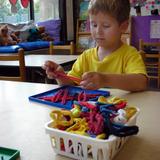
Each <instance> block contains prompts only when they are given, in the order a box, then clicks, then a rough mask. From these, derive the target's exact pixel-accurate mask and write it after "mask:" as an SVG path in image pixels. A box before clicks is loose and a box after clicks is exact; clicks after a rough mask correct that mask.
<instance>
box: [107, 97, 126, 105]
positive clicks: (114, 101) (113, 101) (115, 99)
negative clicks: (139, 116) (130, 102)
mask: <svg viewBox="0 0 160 160" xmlns="http://www.w3.org/2000/svg"><path fill="white" fill-rule="evenodd" d="M108 102H109V103H110V104H119V103H122V102H126V100H125V99H122V98H119V97H112V98H110V99H108Z"/></svg>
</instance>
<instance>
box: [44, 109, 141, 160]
mask: <svg viewBox="0 0 160 160" xmlns="http://www.w3.org/2000/svg"><path fill="white" fill-rule="evenodd" d="M138 113H139V109H138V108H137V112H136V114H134V115H133V116H132V117H131V118H130V120H129V121H128V122H127V124H126V125H135V124H136V120H137V116H138ZM51 124H52V121H50V122H48V123H46V125H45V130H46V133H47V134H49V136H50V140H51V145H52V147H53V149H54V152H55V153H57V154H60V155H64V156H67V157H70V158H74V159H80V160H87V159H94V160H112V159H113V157H114V156H115V155H116V153H117V152H118V151H119V150H120V149H121V148H122V146H123V145H124V143H125V142H126V140H127V139H128V138H129V137H116V136H114V135H110V136H109V138H108V139H104V140H102V139H96V138H92V137H87V136H82V135H78V134H73V133H69V132H66V131H62V130H59V129H55V128H52V127H51Z"/></svg>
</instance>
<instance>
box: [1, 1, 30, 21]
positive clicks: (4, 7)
mask: <svg viewBox="0 0 160 160" xmlns="http://www.w3.org/2000/svg"><path fill="white" fill-rule="evenodd" d="M29 20H30V6H29V5H28V7H27V8H23V6H22V5H21V1H20V0H17V3H16V5H11V4H10V2H9V0H0V22H4V23H19V22H26V21H29Z"/></svg>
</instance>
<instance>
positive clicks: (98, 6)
mask: <svg viewBox="0 0 160 160" xmlns="http://www.w3.org/2000/svg"><path fill="white" fill-rule="evenodd" d="M98 12H102V13H104V14H110V15H111V16H113V17H114V18H115V19H116V20H117V21H118V22H119V23H120V24H121V23H122V22H124V21H126V20H128V19H129V14H130V2H129V0H91V1H90V4H89V7H88V13H89V14H97V13H98Z"/></svg>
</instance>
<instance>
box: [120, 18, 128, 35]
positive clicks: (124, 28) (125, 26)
mask: <svg viewBox="0 0 160 160" xmlns="http://www.w3.org/2000/svg"><path fill="white" fill-rule="evenodd" d="M128 25H129V20H126V21H124V22H122V23H121V24H120V29H121V32H122V33H124V32H125V31H126V30H127V29H128Z"/></svg>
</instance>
